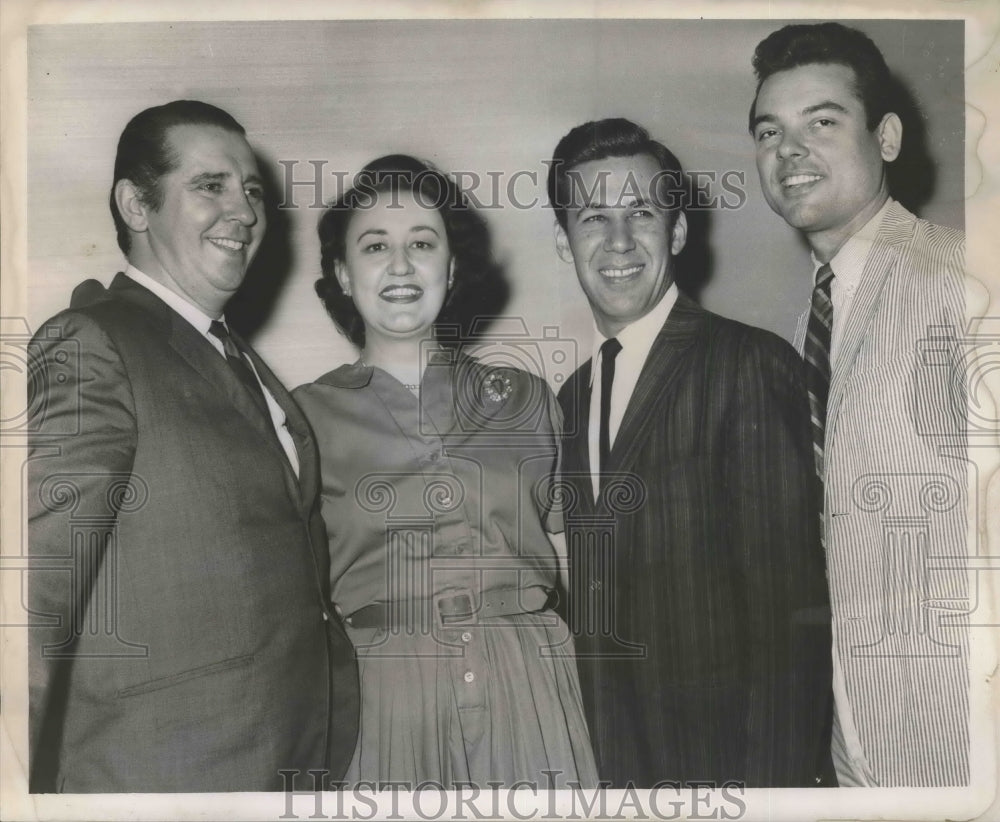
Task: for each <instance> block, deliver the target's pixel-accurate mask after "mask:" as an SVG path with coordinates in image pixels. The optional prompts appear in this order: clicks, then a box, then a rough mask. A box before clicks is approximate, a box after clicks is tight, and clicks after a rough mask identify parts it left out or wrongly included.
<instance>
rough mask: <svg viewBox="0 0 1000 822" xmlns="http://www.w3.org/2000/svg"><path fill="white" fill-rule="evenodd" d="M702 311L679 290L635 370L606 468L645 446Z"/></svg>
mask: <svg viewBox="0 0 1000 822" xmlns="http://www.w3.org/2000/svg"><path fill="white" fill-rule="evenodd" d="M705 317H706V313H705V311H703V310H702V309H701V308H699V307H698V306H697V305H696V304H695V303H694V302H692V301H691V300H690V299H688V298H687V297H685V296H684V295H683V294H682V295H680V296H679V297H678V298H677V302H676V303H675V305H674V307H673V308H672V309H671V310H670V314H669V316H668V317H667V321H666V322H665V323H664V324H663V328H662V329H661V330H660V333H659V334H658V335H657V337H656V339H655V340H654V341H653V347H652V348H650V350H649V354H648V355H647V357H646V362H645V364H644V365H643V367H642V371H641V372H640V373H639V381H638V382H637V383H636V385H635V390H634V391H633V392H632V397H631V399H630V400H629V403H628V406H627V407H626V408H625V416H624V417H623V418H622V424H621V426H620V427H619V429H618V434H617V436H616V437H615V444H614V445H613V446H612V448H611V453H610V454H609V456H608V471H609V472H611V473H615V472H624V471H628V470H629V468H630V467H631V466H632V464H633V463H634V462H635V459H636V457H637V456H638V455H639V453H640V452H641V451H642V449H643V447H644V446H645V440H646V431H647V430H648V429H649V428H650V426H652V425H653V424H654V423H655V421H656V419H657V415H656V409H657V408H659V407H661V406H662V404H663V401H664V398H665V397H667V396H668V395H669V394H670V393H671V392H672V391H673V390H674V388H675V386H676V384H677V380H678V379H679V378H680V376H681V375H682V373H683V372H684V366H685V364H686V362H687V351H688V349H689V348H690V347H691V345H692V344H693V343H694V342H695V340H696V339H697V338H698V336H699V333H700V331H701V328H702V326H703V324H704V322H705Z"/></svg>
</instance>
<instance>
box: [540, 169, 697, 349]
mask: <svg viewBox="0 0 1000 822" xmlns="http://www.w3.org/2000/svg"><path fill="white" fill-rule="evenodd" d="M570 174H571V183H572V184H571V194H572V197H571V200H572V205H571V206H570V207H568V208H567V209H566V219H567V223H566V229H565V231H564V230H563V229H562V227H561V226H559V227H557V229H556V247H557V249H558V250H559V256H560V257H562V259H563V260H565V261H566V262H570V261H572V262H573V264H574V266H575V267H576V276H577V278H578V279H579V280H580V286H581V287H582V288H583V291H584V293H585V294H586V295H587V299H588V300H589V301H590V308H591V310H592V311H593V312H594V320H595V322H596V323H597V327H598V329H599V330H600V331H601V333H602V334H604V335H605V336H606V337H612V336H615V335H616V334H618V332H619V331H621V330H622V329H623V328H625V326H627V325H629V324H630V323H633V322H635V321H636V320H638V319H639V318H641V317H643V316H645V315H646V314H647V313H649V311H650V310H651V309H653V308H654V307H655V306H656V304H657V303H658V302H659V301H660V299H661V298H662V297H663V295H664V294H665V293H666V291H667V289H668V288H669V287H670V284H671V282H673V260H672V258H673V257H674V256H675V255H677V254H679V253H680V251H681V249H682V248H684V241H685V239H686V237H687V221H686V219H685V217H684V214H683V212H679V211H678V212H676V213H677V220H676V222H675V223H674V225H673V226H671V225H670V213H669V212H668V211H667V209H666V208H665V207H664V206H665V205H669V204H666V203H662V198H661V197H658V196H657V191H656V190H655V189H654V188H653V187H654V186H656V185H657V179H658V177H659V175H660V174H661V170H660V166H659V164H658V163H657V162H656V160H655V159H654V158H653V157H652V156H650V155H648V154H638V155H634V156H632V157H609V158H607V159H604V160H591V161H589V162H586V163H581V164H580V165H578V166H575V167H574V168H573V169H571V170H570Z"/></svg>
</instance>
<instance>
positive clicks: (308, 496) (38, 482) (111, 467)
mask: <svg viewBox="0 0 1000 822" xmlns="http://www.w3.org/2000/svg"><path fill="white" fill-rule="evenodd" d="M111 210H112V214H113V216H114V219H115V224H116V227H117V231H118V240H119V245H120V246H121V247H122V250H123V251H124V252H125V254H126V256H127V258H128V263H129V265H128V268H127V269H126V271H125V272H124V273H120V274H118V275H117V276H116V277H115V278H114V281H113V282H112V283H111V286H110V287H109V288H107V289H105V288H104V287H102V286H101V285H100V284H99V283H97V282H95V281H88V282H87V283H84V284H83V285H81V286H80V287H78V288H77V289H76V291H75V292H74V295H73V300H72V303H71V307H70V309H69V310H67V311H64V312H62V313H60V314H58V315H56V316H55V317H53V318H52V319H51V320H49V321H48V322H47V323H46V324H45V325H44V326H43V327H42V328H41V329H40V330H39V332H38V333H37V334H36V336H35V339H34V340H33V342H32V356H33V372H32V373H33V374H34V376H35V379H34V380H33V381H32V383H31V387H30V407H31V409H32V419H31V437H32V440H31V456H30V463H29V470H28V480H29V495H28V499H29V532H28V538H29V550H30V555H31V558H32V563H33V564H32V571H31V572H30V579H29V602H30V609H31V611H32V613H33V615H34V619H35V621H36V623H37V624H38V625H39V626H40V627H34V628H32V629H31V631H30V640H29V650H30V672H29V698H30V755H31V773H30V785H31V790H32V792H67V793H82V792H160V791H184V792H188V791H261V790H280V789H282V788H284V787H286V785H287V784H288V782H287V777H283V776H282V774H281V773H279V772H280V771H282V770H285V771H293V772H299V779H298V781H297V783H296V787H298V788H300V789H301V788H306V789H309V788H312V787H313V784H314V783H313V781H312V777H310V776H307V775H306V773H305V771H307V770H309V769H314V770H320V771H322V770H329V771H330V773H331V775H332V776H333V777H334V778H337V777H339V775H340V774H341V773H343V771H344V770H345V769H346V766H347V764H348V762H349V760H350V757H351V755H352V753H353V750H354V742H355V736H356V725H357V710H358V691H357V688H358V685H357V671H356V667H355V662H354V658H353V651H352V648H351V646H350V643H349V641H348V640H347V637H346V635H345V633H344V631H343V629H342V627H341V624H340V622H339V619H338V618H337V617H336V616H335V615H334V614H333V613H332V612H331V605H330V602H329V598H328V593H327V592H328V590H329V581H328V578H327V577H328V573H327V569H328V562H329V560H328V556H327V549H326V536H325V530H324V527H323V524H322V521H321V519H320V516H319V513H318V506H317V493H318V491H317V489H318V476H317V474H318V471H317V457H316V450H315V443H314V441H313V439H312V436H311V434H310V432H309V428H308V426H307V424H306V421H305V419H304V418H303V417H302V415H301V413H300V411H299V410H298V408H297V407H296V406H295V404H294V403H293V402H292V400H291V398H290V397H289V395H288V393H287V392H286V391H285V389H284V388H283V387H282V386H281V384H280V383H279V382H278V380H277V379H276V378H275V377H274V375H273V374H272V373H271V371H270V370H269V369H268V368H267V366H266V365H265V364H264V363H263V361H261V359H260V358H259V357H258V356H257V355H256V354H255V353H254V352H253V350H252V349H251V348H250V347H249V346H248V345H247V344H246V343H245V342H243V341H242V340H241V339H240V337H239V336H238V335H237V334H236V333H235V332H234V331H232V330H231V329H228V327H227V326H226V324H225V318H224V317H223V310H224V308H225V306H226V302H227V301H228V300H229V298H230V297H232V295H233V294H234V293H235V292H236V291H237V289H239V287H240V285H241V283H242V282H243V277H244V275H245V273H246V270H247V266H248V265H249V264H250V261H251V260H252V258H253V256H254V253H255V252H256V250H257V248H258V246H259V244H260V241H261V238H262V237H263V234H264V228H265V213H264V207H263V191H262V184H261V180H260V177H259V174H258V169H257V164H256V160H255V158H254V155H253V152H252V150H251V148H250V146H249V144H248V143H247V141H246V139H245V136H244V130H243V128H242V126H240V125H239V124H238V123H237V122H236V121H235V120H234V119H233V118H232V117H231V116H230V115H229V114H227V113H226V112H224V111H222V110H220V109H217V108H215V107H214V106H210V105H207V104H205V103H201V102H197V101H188V100H181V101H175V102H173V103H168V104H167V105H164V106H159V107H156V108H151V109H147V110H146V111H143V112H142V113H140V114H138V115H137V116H136V117H135V118H133V119H132V120H131V122H130V123H129V124H128V125H127V127H126V128H125V130H124V132H123V133H122V136H121V138H120V141H119V144H118V154H117V158H116V161H115V172H114V183H113V187H112V192H111ZM70 366H72V367H70Z"/></svg>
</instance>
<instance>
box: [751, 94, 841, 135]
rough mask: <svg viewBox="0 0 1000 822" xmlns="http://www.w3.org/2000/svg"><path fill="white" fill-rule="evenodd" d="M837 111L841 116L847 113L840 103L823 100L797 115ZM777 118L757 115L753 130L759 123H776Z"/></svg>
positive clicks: (770, 115)
mask: <svg viewBox="0 0 1000 822" xmlns="http://www.w3.org/2000/svg"><path fill="white" fill-rule="evenodd" d="M828 110H829V111H838V112H840V113H841V114H847V113H848V111H847V109H846V108H844V106H842V105H841V104H840V103H836V102H834V101H833V100H823V101H822V102H820V103H815V104H813V105H811V106H806V107H805V108H804V109H802V110H801V111H800V112H799V114H815V113H816V112H818V111H828ZM777 119H778V118H777V117H775V116H774V115H773V114H758V115H757V116H756V117H754V118H753V127H752V128H753V129H756V128H757V126H759V125H760V124H761V123H774V122H777Z"/></svg>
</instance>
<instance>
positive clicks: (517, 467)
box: [295, 351, 597, 790]
mask: <svg viewBox="0 0 1000 822" xmlns="http://www.w3.org/2000/svg"><path fill="white" fill-rule="evenodd" d="M295 398H296V400H297V401H298V402H299V404H300V405H301V406H302V408H303V410H304V411H305V413H306V416H307V417H308V418H309V421H310V422H311V424H312V426H313V429H314V431H315V433H316V437H317V441H318V443H319V449H320V457H321V464H322V474H323V496H322V505H323V517H324V519H325V521H326V523H327V532H328V536H329V543H330V557H331V569H330V575H331V582H332V592H333V601H334V603H335V605H336V607H337V609H338V611H339V612H340V613H342V614H344V615H345V617H347V621H348V632H349V634H350V635H351V639H352V641H353V642H354V644H355V646H356V648H357V653H358V663H359V669H360V677H361V694H362V697H361V699H362V703H361V721H360V731H359V739H358V746H357V750H356V752H355V756H354V761H353V762H352V764H351V767H350V769H349V771H348V774H347V777H346V779H347V781H348V782H349V783H352V784H356V783H357V782H358V781H364V782H377V783H382V784H384V783H387V782H396V783H404V784H406V785H407V786H408V787H410V788H417V787H418V786H419V785H421V784H425V785H428V784H429V785H443V786H444V787H445V788H452V787H454V786H455V785H457V784H459V783H473V784H476V785H480V786H484V787H486V786H488V783H493V785H494V786H497V785H496V783H502V785H505V786H511V785H513V784H514V783H515V782H517V781H519V780H525V781H528V782H530V783H534V784H536V785H537V786H538V788H539V789H540V790H541V789H546V788H553V787H565V786H566V785H567V783H573V782H579V783H580V784H582V785H584V786H594V785H596V784H597V775H596V769H595V765H594V758H593V753H592V751H591V747H590V741H589V737H588V733H587V726H586V721H585V719H584V716H583V709H582V704H581V697H580V686H579V683H578V680H577V673H576V663H575V660H574V657H573V645H572V642H571V640H570V637H569V632H568V630H567V628H566V626H565V624H564V623H563V622H562V620H560V619H559V618H558V617H557V616H556V615H555V614H554V612H553V611H551V610H539V609H542V608H544V607H545V603H546V595H547V593H548V592H549V591H550V590H551V589H552V588H553V587H554V586H555V583H556V579H557V568H556V564H555V552H554V551H553V548H552V546H551V544H550V542H549V540H548V538H547V536H546V533H545V529H544V527H543V522H545V523H546V524H547V525H548V527H549V529H550V530H553V531H558V530H561V522H560V516H559V513H558V511H554V510H553V508H554V506H553V499H551V497H552V496H554V494H553V483H552V476H553V472H554V471H555V469H556V461H557V422H556V419H557V412H556V411H555V408H556V405H555V401H554V398H553V397H552V394H551V392H550V391H549V389H548V388H547V386H546V385H545V383H544V382H543V381H542V380H540V379H539V378H537V377H534V376H532V375H529V374H528V373H526V372H524V371H520V370H517V369H512V368H492V367H489V366H486V365H484V364H482V363H479V362H478V361H476V360H475V359H473V358H470V357H467V356H464V355H456V354H455V353H454V352H450V351H439V352H437V353H435V354H434V355H433V356H432V357H431V361H430V363H429V364H428V366H427V368H426V370H425V373H424V377H423V381H422V384H421V389H420V396H419V400H418V398H417V396H415V395H414V394H413V392H411V391H410V390H409V389H408V388H406V387H405V386H403V385H402V384H401V383H399V382H398V381H397V380H396V379H394V378H393V377H392V376H390V375H389V374H387V373H386V372H384V371H382V370H381V369H377V368H371V367H368V366H364V365H361V364H354V365H346V366H342V367H341V368H338V369H336V370H335V371H332V372H330V373H329V374H326V375H325V376H323V377H321V378H320V379H318V380H317V381H316V382H315V383H312V384H309V385H305V386H302V387H300V388H299V389H297V390H296V392H295ZM549 602H550V603H551V599H550V600H549ZM471 611H476V613H474V614H471V615H470V612H471ZM516 611H520V613H513V612H516ZM526 611H531V613H527V612H526ZM352 615H356V616H355V617H354V618H353V619H352ZM352 621H353V622H355V623H356V624H355V625H353V626H352V625H351V624H350V623H351V622H352ZM357 623H359V624H360V626H359V624H357ZM546 772H548V773H546Z"/></svg>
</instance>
